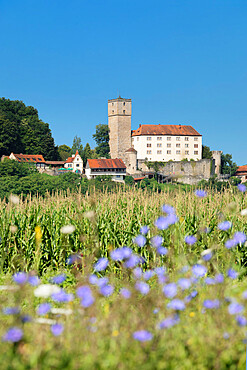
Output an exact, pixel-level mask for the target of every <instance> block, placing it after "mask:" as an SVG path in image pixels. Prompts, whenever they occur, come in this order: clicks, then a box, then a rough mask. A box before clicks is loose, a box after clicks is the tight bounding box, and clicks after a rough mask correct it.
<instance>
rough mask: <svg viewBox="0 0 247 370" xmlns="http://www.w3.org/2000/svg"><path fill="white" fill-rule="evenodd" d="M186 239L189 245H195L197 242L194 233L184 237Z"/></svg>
mask: <svg viewBox="0 0 247 370" xmlns="http://www.w3.org/2000/svg"><path fill="white" fill-rule="evenodd" d="M184 240H185V243H186V244H188V245H193V244H195V242H196V240H197V239H196V237H195V236H193V235H188V236H186V237H185V238H184Z"/></svg>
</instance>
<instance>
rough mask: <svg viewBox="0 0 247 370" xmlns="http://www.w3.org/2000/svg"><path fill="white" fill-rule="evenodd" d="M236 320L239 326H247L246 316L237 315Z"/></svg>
mask: <svg viewBox="0 0 247 370" xmlns="http://www.w3.org/2000/svg"><path fill="white" fill-rule="evenodd" d="M236 321H237V323H238V325H239V326H246V325H247V320H246V318H245V317H244V316H237V317H236Z"/></svg>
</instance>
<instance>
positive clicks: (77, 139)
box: [71, 135, 83, 157]
mask: <svg viewBox="0 0 247 370" xmlns="http://www.w3.org/2000/svg"><path fill="white" fill-rule="evenodd" d="M77 150H78V152H79V154H80V156H81V157H82V156H83V145H82V143H81V138H80V137H79V136H77V135H76V136H75V137H74V140H73V144H72V147H71V154H75V152H76V151H77Z"/></svg>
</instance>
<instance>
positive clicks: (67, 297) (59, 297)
mask: <svg viewBox="0 0 247 370" xmlns="http://www.w3.org/2000/svg"><path fill="white" fill-rule="evenodd" d="M51 297H52V299H53V301H55V302H70V301H72V300H73V294H68V293H66V292H65V291H64V290H63V289H61V290H60V291H59V292H57V293H53V294H52V295H51Z"/></svg>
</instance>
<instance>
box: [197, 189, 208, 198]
mask: <svg viewBox="0 0 247 370" xmlns="http://www.w3.org/2000/svg"><path fill="white" fill-rule="evenodd" d="M195 195H196V196H197V197H198V198H205V197H206V196H207V192H206V191H205V190H200V189H198V190H196V191H195Z"/></svg>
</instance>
